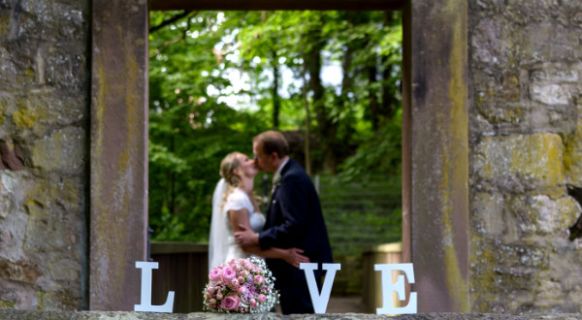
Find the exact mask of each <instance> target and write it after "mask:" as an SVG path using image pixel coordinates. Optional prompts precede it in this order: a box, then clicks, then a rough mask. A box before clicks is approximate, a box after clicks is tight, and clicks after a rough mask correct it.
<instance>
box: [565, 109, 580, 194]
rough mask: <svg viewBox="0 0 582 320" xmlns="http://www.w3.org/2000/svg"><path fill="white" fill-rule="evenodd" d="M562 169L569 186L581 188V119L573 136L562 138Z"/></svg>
mask: <svg viewBox="0 0 582 320" xmlns="http://www.w3.org/2000/svg"><path fill="white" fill-rule="evenodd" d="M564 145H565V148H564V169H565V175H566V180H567V182H568V183H569V184H572V185H575V186H577V187H582V119H579V120H578V123H577V126H576V130H575V132H574V133H573V134H569V135H565V136H564Z"/></svg>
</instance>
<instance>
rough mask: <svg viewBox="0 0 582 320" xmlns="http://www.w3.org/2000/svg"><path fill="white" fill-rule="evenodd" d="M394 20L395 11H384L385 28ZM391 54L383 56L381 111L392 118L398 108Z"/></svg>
mask: <svg viewBox="0 0 582 320" xmlns="http://www.w3.org/2000/svg"><path fill="white" fill-rule="evenodd" d="M393 22H394V17H393V13H392V12H390V11H386V12H384V28H390V27H392V25H393ZM389 61H390V56H384V57H382V68H383V69H382V105H381V111H380V113H381V114H382V115H383V116H385V117H387V118H390V117H392V115H394V110H395V108H396V106H395V104H396V98H395V97H394V90H393V88H391V86H390V77H391V73H392V68H393V66H392V65H389V64H388V63H389Z"/></svg>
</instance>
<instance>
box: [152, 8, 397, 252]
mask: <svg viewBox="0 0 582 320" xmlns="http://www.w3.org/2000/svg"><path fill="white" fill-rule="evenodd" d="M176 14H177V13H176V12H153V13H151V16H150V25H151V26H158V25H160V24H161V23H162V22H163V21H166V20H168V19H170V18H172V17H173V16H174V15H176ZM400 25H401V18H400V16H399V15H398V14H390V15H385V14H384V13H382V12H338V11H323V12H313V11H302V12H297V11H274V12H259V11H252V12H241V11H236V12H234V11H233V12H195V13H191V14H190V15H189V16H188V17H187V18H185V19H181V20H178V21H175V22H173V23H171V24H169V25H167V26H165V27H163V28H161V29H159V30H157V31H155V32H153V33H151V34H150V36H149V44H150V70H149V74H150V86H149V88H150V115H149V116H150V118H149V124H150V126H149V128H150V131H149V134H150V147H149V154H150V157H149V159H150V160H149V181H150V183H149V184H150V189H149V208H150V209H149V210H150V225H151V227H152V228H153V229H154V238H155V239H158V240H189V241H200V242H204V241H207V234H208V225H209V218H210V211H211V209H210V207H211V197H212V193H213V188H214V186H215V184H216V182H217V181H218V179H219V175H218V169H219V164H220V161H221V160H222V158H223V157H224V156H225V155H226V154H228V153H229V152H232V151H242V152H245V153H247V154H250V153H251V141H252V137H253V136H254V135H256V134H257V133H259V132H261V131H264V130H267V129H269V128H272V126H273V123H274V120H273V117H274V110H275V107H274V106H275V102H274V101H275V95H274V88H273V79H274V75H275V71H278V75H279V78H280V82H281V83H280V85H279V88H278V89H277V91H276V92H277V96H278V98H279V101H280V117H279V129H280V130H283V131H290V132H291V131H292V132H299V133H300V134H302V135H303V133H304V132H305V131H306V129H307V126H309V129H310V132H311V134H310V136H309V139H310V144H311V146H312V148H311V150H310V154H311V159H309V161H310V163H312V164H313V171H314V173H320V172H324V171H327V172H332V173H333V172H334V171H337V172H339V174H340V179H342V181H351V182H353V181H367V179H369V178H368V177H369V176H371V174H378V173H380V174H383V175H384V176H386V177H387V180H388V181H394V183H395V184H394V188H390V190H392V191H391V192H393V194H392V195H391V197H393V198H398V199H399V197H400V190H399V188H400V187H399V183H400V182H399V181H400V180H399V179H395V177H398V178H399V174H400V148H401V147H400V136H401V134H400V130H401V125H400V122H401V115H400V112H399V111H398V110H399V108H400V94H399V86H400V77H401V76H400V63H401V38H402V29H401V27H400ZM313 48H321V50H320V51H319V57H321V64H322V66H329V65H336V66H339V68H341V70H342V73H343V78H344V81H342V82H341V84H338V83H337V81H336V82H335V83H332V84H330V83H326V82H325V80H326V79H323V80H324V82H323V95H322V97H321V98H317V97H316V96H315V94H314V92H315V87H314V86H313V85H312V84H311V83H310V82H309V80H310V79H309V76H308V75H309V73H308V72H307V67H306V65H307V63H308V62H309V63H313V62H314V61H315V60H313V59H314V57H313V56H312V57H309V56H308V54H307V53H308V52H309V51H310V50H311V49H313ZM319 70H320V71H321V72H323V68H322V67H321V66H320V69H319ZM374 72H375V73H374ZM371 74H372V75H374V76H373V77H371V76H370V75H371ZM335 80H337V79H335ZM317 99H320V100H317ZM374 100H375V101H377V103H378V106H379V107H378V108H371V107H370V106H371V104H373V103H374ZM380 107H381V108H380ZM317 108H321V109H317ZM318 110H319V111H323V113H321V114H322V115H323V116H322V117H317V116H316V114H317V112H318ZM308 115H309V121H306V118H307V116H308ZM378 124H379V125H378ZM325 128H327V129H325ZM324 129H325V130H328V131H325V130H324ZM299 149H301V148H299ZM325 150H331V156H332V157H333V158H334V159H333V160H334V161H335V162H336V163H337V164H338V166H337V168H336V167H333V166H332V167H326V163H328V161H327V160H328V159H326V158H325V157H329V156H330V153H329V152H327V153H326V152H324V151H325ZM298 160H301V161H302V160H303V159H298ZM396 181H398V182H396ZM390 183H392V182H390ZM396 183H397V185H396ZM399 206H400V205H399V202H397V203H394V204H393V205H391V206H390V208H389V211H390V212H392V213H390V214H388V215H384V216H378V215H377V214H367V213H366V210H364V211H362V214H361V216H360V218H361V220H359V221H361V222H362V223H365V224H369V225H371V226H380V227H379V229H378V230H377V232H379V233H382V232H387V230H385V229H386V228H391V226H396V225H397V228H399V227H400V225H399V222H398V221H396V220H395V218H394V217H395V216H397V215H398V214H397V210H398V209H397V208H399ZM372 207H373V205H372ZM384 209H386V208H384ZM385 211H386V210H385ZM394 212H396V213H394ZM330 219H332V220H333V219H336V220H337V221H338V223H344V222H345V221H343V220H342V219H349V218H348V217H347V216H345V217H343V216H342V214H341V213H338V214H337V217H335V218H330ZM330 221H331V220H330ZM382 228H384V229H382ZM391 232H392V231H390V234H392V233H391Z"/></svg>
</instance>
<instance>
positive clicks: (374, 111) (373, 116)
mask: <svg viewBox="0 0 582 320" xmlns="http://www.w3.org/2000/svg"><path fill="white" fill-rule="evenodd" d="M374 60H375V59H374ZM375 62H376V61H370V64H369V65H368V67H367V68H366V69H367V71H368V103H369V108H370V121H371V122H372V129H374V131H377V130H378V127H379V123H380V102H379V101H378V92H377V89H376V88H377V87H378V85H377V82H378V77H377V73H378V69H377V67H376V64H375Z"/></svg>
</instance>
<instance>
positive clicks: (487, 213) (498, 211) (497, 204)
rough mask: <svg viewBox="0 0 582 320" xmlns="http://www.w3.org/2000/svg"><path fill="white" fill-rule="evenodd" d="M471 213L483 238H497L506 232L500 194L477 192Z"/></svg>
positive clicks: (503, 202)
mask: <svg viewBox="0 0 582 320" xmlns="http://www.w3.org/2000/svg"><path fill="white" fill-rule="evenodd" d="M471 204H472V210H471V211H472V212H473V215H474V218H475V219H477V220H478V223H479V225H480V226H481V228H479V232H480V233H481V234H483V236H485V237H492V238H495V237H499V236H501V235H503V234H504V233H505V231H506V223H505V219H504V212H503V211H504V210H505V201H504V199H503V196H502V195H500V194H495V193H494V194H491V193H485V192H479V193H477V194H476V195H475V196H474V197H473V201H472V203H471Z"/></svg>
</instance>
